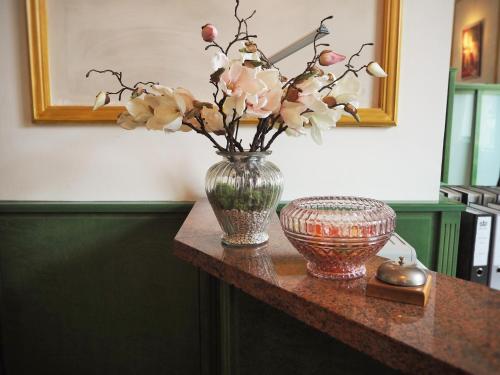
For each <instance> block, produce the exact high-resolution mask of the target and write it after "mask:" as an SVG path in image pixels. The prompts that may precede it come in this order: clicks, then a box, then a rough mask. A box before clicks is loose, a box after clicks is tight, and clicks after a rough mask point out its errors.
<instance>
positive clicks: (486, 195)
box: [467, 186, 497, 206]
mask: <svg viewBox="0 0 500 375" xmlns="http://www.w3.org/2000/svg"><path fill="white" fill-rule="evenodd" d="M467 189H470V190H472V191H476V192H478V193H479V194H481V204H482V205H483V206H487V205H488V203H495V202H496V201H497V195H496V194H495V193H492V192H491V191H489V190H486V189H483V188H480V187H477V186H467Z"/></svg>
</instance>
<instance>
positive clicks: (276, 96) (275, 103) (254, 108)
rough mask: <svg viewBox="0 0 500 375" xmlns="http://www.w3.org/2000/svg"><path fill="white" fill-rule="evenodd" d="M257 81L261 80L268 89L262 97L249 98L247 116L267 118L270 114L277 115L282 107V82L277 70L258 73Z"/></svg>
mask: <svg viewBox="0 0 500 375" xmlns="http://www.w3.org/2000/svg"><path fill="white" fill-rule="evenodd" d="M257 79H259V80H261V81H262V82H263V83H264V84H265V85H266V89H265V90H264V91H263V92H262V93H261V94H260V95H253V96H248V97H247V114H249V115H252V116H257V117H259V118H265V117H267V116H269V115H270V114H273V113H274V114H276V113H278V112H279V110H280V107H281V95H282V89H281V81H280V79H279V72H278V70H277V69H268V70H263V71H260V72H258V73H257Z"/></svg>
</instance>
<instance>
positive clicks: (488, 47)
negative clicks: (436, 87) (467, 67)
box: [451, 0, 500, 83]
mask: <svg viewBox="0 0 500 375" xmlns="http://www.w3.org/2000/svg"><path fill="white" fill-rule="evenodd" d="M499 18H500V2H499V1H498V0H457V1H456V7H455V19H454V24H453V45H452V53H451V66H453V67H455V68H457V69H458V72H457V80H459V81H461V80H462V79H461V75H460V72H461V68H462V31H463V30H464V29H465V28H467V27H469V26H472V25H474V24H476V23H478V22H480V21H484V26H483V27H484V28H483V52H482V63H481V65H482V66H481V76H480V77H479V78H467V79H465V80H464V81H465V82H467V83H476V82H478V83H479V82H480V83H495V82H500V77H498V74H499V73H498V72H497V69H498V66H497V63H498V64H500V56H498V54H499V53H500V50H499V47H498V43H499V42H500V41H499V36H498V35H499V32H498V31H499V30H498V26H499ZM497 60H498V61H497Z"/></svg>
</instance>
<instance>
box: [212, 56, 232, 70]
mask: <svg viewBox="0 0 500 375" xmlns="http://www.w3.org/2000/svg"><path fill="white" fill-rule="evenodd" d="M228 67H229V59H228V57H227V56H226V55H225V54H224V53H222V52H217V53H216V54H215V55H214V57H212V70H213V71H214V72H215V71H216V70H217V69H220V68H224V69H227V68H228Z"/></svg>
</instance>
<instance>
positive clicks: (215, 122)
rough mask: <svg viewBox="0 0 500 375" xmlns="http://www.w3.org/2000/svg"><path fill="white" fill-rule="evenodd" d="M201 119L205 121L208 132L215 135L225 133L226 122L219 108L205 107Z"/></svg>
mask: <svg viewBox="0 0 500 375" xmlns="http://www.w3.org/2000/svg"><path fill="white" fill-rule="evenodd" d="M201 118H202V119H203V122H204V124H205V129H206V130H207V131H209V132H213V133H220V132H222V131H224V120H223V118H222V115H221V113H220V112H219V110H218V109H217V108H215V107H212V108H209V107H203V108H202V109H201ZM198 126H199V124H198Z"/></svg>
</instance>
